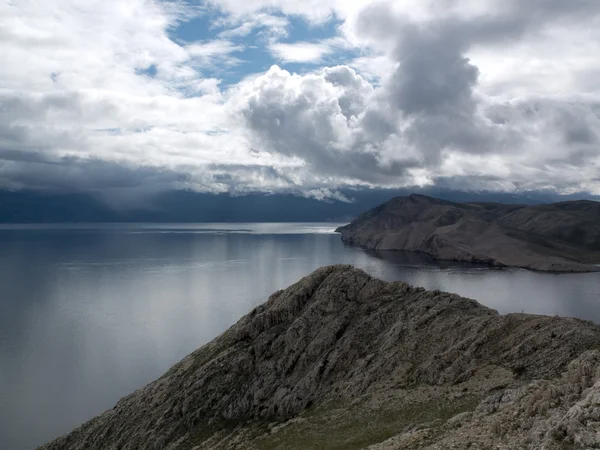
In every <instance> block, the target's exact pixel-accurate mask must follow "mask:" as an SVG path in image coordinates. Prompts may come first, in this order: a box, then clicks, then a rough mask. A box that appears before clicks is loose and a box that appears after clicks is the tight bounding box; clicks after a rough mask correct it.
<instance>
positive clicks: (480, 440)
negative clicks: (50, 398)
mask: <svg viewBox="0 0 600 450" xmlns="http://www.w3.org/2000/svg"><path fill="white" fill-rule="evenodd" d="M599 396H600V329H599V327H598V326H596V325H595V324H593V323H590V322H585V321H581V320H577V319H570V318H558V317H543V316H533V315H526V314H509V315H504V316H503V315H499V314H498V313H497V312H496V311H493V310H491V309H489V308H486V307H483V306H481V305H480V304H478V303H477V302H476V301H474V300H469V299H465V298H461V297H459V296H457V295H453V294H448V293H444V292H439V291H426V290H424V289H422V288H415V287H412V286H409V285H407V284H405V283H401V282H395V283H387V282H383V281H381V280H378V279H375V278H373V277H371V276H369V275H367V274H366V273H364V272H363V271H361V270H358V269H355V268H353V267H351V266H331V267H325V268H322V269H319V270H317V271H315V272H314V273H312V274H311V275H309V276H307V277H305V278H303V279H302V280H300V281H299V282H297V283H296V284H294V285H292V286H290V287H289V288H287V289H285V290H282V291H279V292H276V293H274V294H273V295H272V296H271V297H270V298H269V299H268V301H267V302H266V303H264V304H263V305H261V306H259V307H257V308H255V309H254V310H253V311H251V312H250V313H249V314H247V315H246V316H244V317H243V318H242V319H241V320H240V321H239V322H238V323H237V324H235V325H234V326H233V327H231V328H230V329H229V330H228V331H226V332H225V333H224V334H222V335H221V336H219V337H217V338H216V339H215V340H213V341H212V342H210V343H209V344H207V345H205V346H203V347H201V348H200V349H198V350H197V351H196V352H194V353H192V354H190V355H189V356H187V357H186V358H184V359H183V360H182V361H181V362H180V363H178V364H176V365H175V366H174V367H173V368H171V369H170V370H169V371H168V372H167V373H166V374H165V375H163V376H162V377H161V378H160V379H158V380H157V381H155V382H153V383H151V384H149V385H147V386H145V387H143V388H142V389H140V390H138V391H136V392H134V393H133V394H131V395H129V396H128V397H125V398H123V399H122V400H120V401H119V402H118V403H117V404H116V406H115V407H114V408H112V409H111V410H109V411H107V412H105V413H104V414H102V415H100V416H98V417H96V418H95V419H92V420H91V421H89V422H87V423H85V424H84V425H82V426H81V427H80V428H78V429H76V430H74V431H73V432H71V433H69V434H67V435H65V436H63V437H60V438H58V439H57V440H55V441H53V442H50V443H48V444H46V445H44V446H42V447H40V449H42V450H59V449H60V450H84V449H85V450H96V449H98V450H99V449H110V450H117V449H119V450H133V449H147V450H158V449H168V450H183V449H195V450H200V449H236V448H248V449H278V448H281V449H284V448H295V449H316V448H328V449H336V448H339V449H358V448H371V449H396V448H398V449H400V448H402V449H404V448H439V449H442V448H443V449H446V448H472V449H477V448H480V449H483V448H506V449H508V448H511V449H512V448H532V449H533V448H535V449H540V448H546V449H561V448H599V447H600V408H599V407H598V404H599V402H598V401H599V400H600V397H599Z"/></svg>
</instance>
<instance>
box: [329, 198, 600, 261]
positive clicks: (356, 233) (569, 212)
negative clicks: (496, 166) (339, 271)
mask: <svg viewBox="0 0 600 450" xmlns="http://www.w3.org/2000/svg"><path fill="white" fill-rule="evenodd" d="M337 231H338V232H339V233H341V234H342V239H343V240H344V241H345V242H348V243H350V244H353V245H359V246H361V247H364V248H367V249H371V250H384V251H385V250H404V251H411V252H421V253H426V254H428V255H430V256H432V257H433V258H436V259H442V260H454V261H465V262H478V263H487V264H490V265H493V266H512V267H523V268H527V269H533V270H543V271H551V272H591V271H598V270H600V269H599V267H598V266H597V265H595V264H598V263H600V203H597V202H591V201H574V202H564V203H555V204H551V205H536V206H523V205H503V204H498V203H453V202H448V201H444V200H439V199H435V198H431V197H427V196H423V195H415V194H413V195H411V196H408V197H398V198H394V199H392V200H390V201H389V202H387V203H384V204H383V205H381V206H379V207H377V208H375V209H373V210H371V211H368V212H367V213H365V214H362V215H361V216H359V217H357V218H356V219H355V220H354V221H352V222H351V223H350V224H349V225H346V226H344V227H340V228H338V229H337Z"/></svg>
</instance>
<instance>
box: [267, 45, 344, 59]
mask: <svg viewBox="0 0 600 450" xmlns="http://www.w3.org/2000/svg"><path fill="white" fill-rule="evenodd" d="M269 50H270V51H271V52H272V53H273V54H274V56H275V57H276V58H277V59H279V60H281V61H284V62H288V63H289V62H292V63H294V62H295V63H312V64H316V63H319V62H321V60H322V59H323V57H324V56H325V55H327V54H330V53H332V52H333V49H332V48H331V47H330V46H329V45H327V44H325V43H314V42H294V43H292V44H287V43H274V44H271V45H270V46H269Z"/></svg>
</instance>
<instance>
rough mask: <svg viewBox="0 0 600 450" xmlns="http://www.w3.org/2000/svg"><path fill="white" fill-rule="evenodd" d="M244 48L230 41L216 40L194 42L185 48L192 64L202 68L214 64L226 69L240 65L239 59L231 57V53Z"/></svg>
mask: <svg viewBox="0 0 600 450" xmlns="http://www.w3.org/2000/svg"><path fill="white" fill-rule="evenodd" d="M243 49H244V48H243V47H242V46H241V45H237V44H234V43H233V42H231V41H228V40H223V39H216V40H213V41H204V42H194V43H191V44H188V45H186V46H185V50H186V51H187V53H188V55H189V56H190V58H191V59H192V60H193V62H194V64H197V65H199V66H200V68H202V67H206V66H211V67H212V66H214V65H216V64H219V65H223V64H224V65H226V66H228V67H231V66H235V65H238V64H240V63H241V60H240V59H239V58H235V57H232V56H231V54H232V53H238V52H241V51H242V50H243Z"/></svg>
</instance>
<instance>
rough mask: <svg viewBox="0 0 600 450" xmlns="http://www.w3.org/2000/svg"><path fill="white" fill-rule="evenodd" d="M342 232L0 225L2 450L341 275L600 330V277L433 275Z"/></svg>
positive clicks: (86, 411) (416, 262)
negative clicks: (296, 288)
mask: <svg viewBox="0 0 600 450" xmlns="http://www.w3.org/2000/svg"><path fill="white" fill-rule="evenodd" d="M337 225H338V224H331V223H324V224H322V223H315V224H307V223H302V224H293V223H292V224H272V223H269V224H252V223H251V224H168V225H157V224H134V225H131V224H127V225H125V224H110V225H4V226H0V448H2V449H12V450H26V449H32V448H35V447H36V446H37V445H39V444H42V443H44V442H45V441H47V440H49V439H52V438H54V437H56V436H58V435H60V434H62V433H64V432H67V431H70V430H71V429H72V428H73V427H75V426H77V425H78V424H80V423H82V422H84V421H86V420H88V419H90V418H91V417H93V416H95V415H97V414H99V413H101V412H102V411H104V410H106V409H108V408H110V407H112V406H113V405H114V403H115V402H116V401H117V400H118V399H119V398H120V397H122V396H123V395H126V394H128V393H130V392H132V391H133V390H135V389H137V388H139V387H141V386H143V385H144V384H146V383H148V382H150V381H152V380H154V379H156V378H157V377H158V376H160V375H161V374H162V373H163V372H164V371H165V370H166V369H168V368H169V367H170V366H171V365H172V364H174V363H175V362H177V361H179V360H180V359H181V358H182V357H184V356H185V355H186V354H188V353H189V352H191V351H193V350H195V349H196V348H198V347H199V346H201V345H202V344H204V343H206V342H208V341H210V340H211V339H212V338H214V337H215V336H217V335H218V334H219V333H221V332H223V331H224V330H226V329H227V328H228V327H229V326H231V325H232V324H234V323H235V322H236V321H237V320H238V319H239V318H240V317H241V316H242V315H244V314H245V313H247V312H248V311H250V310H251V309H252V308H253V307H254V306H256V305H258V304H260V303H262V302H264V301H265V300H266V299H267V298H268V295H269V294H271V293H272V292H274V291H276V290H277V289H281V288H284V287H286V286H288V285H289V284H291V283H293V282H295V281H297V280H298V279H300V278H301V277H303V276H304V275H307V274H308V273H310V272H311V271H313V270H314V269H316V268H318V267H321V266H324V265H329V264H338V263H346V264H353V265H355V266H357V267H360V268H362V269H364V270H366V271H367V272H369V273H371V274H373V275H375V276H377V277H380V278H383V279H386V280H402V281H407V282H409V283H411V284H414V285H417V286H423V287H425V288H428V289H440V290H443V291H450V292H455V293H458V294H461V295H463V296H467V297H470V298H474V299H477V300H478V301H480V302H481V303H483V304H484V305H487V306H489V307H491V308H494V309H497V310H498V311H500V312H501V313H509V312H521V311H524V312H527V313H534V314H547V315H561V316H574V317H579V318H582V319H586V320H593V321H595V322H597V323H600V274H598V273H595V274H563V275H556V274H546V273H535V272H530V271H526V270H520V269H505V270H498V269H490V268H488V267H484V266H477V265H469V264H460V263H446V262H444V263H440V262H435V261H432V260H430V259H429V258H426V257H424V256H422V255H416V254H410V253H402V252H391V253H374V252H367V251H363V250H361V249H358V248H355V247H350V246H347V245H344V244H343V243H342V242H341V239H340V236H339V235H337V234H334V233H333V230H334V229H335V228H336V226H337Z"/></svg>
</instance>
